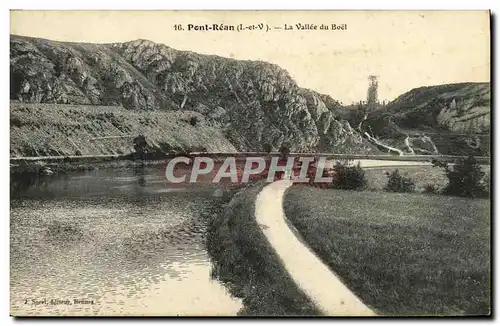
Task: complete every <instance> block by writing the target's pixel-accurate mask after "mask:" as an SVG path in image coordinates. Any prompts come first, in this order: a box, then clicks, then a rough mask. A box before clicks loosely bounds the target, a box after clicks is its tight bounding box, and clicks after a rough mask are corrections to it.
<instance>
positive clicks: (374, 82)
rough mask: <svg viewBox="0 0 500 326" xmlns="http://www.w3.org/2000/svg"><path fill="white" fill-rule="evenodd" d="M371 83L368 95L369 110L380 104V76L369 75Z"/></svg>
mask: <svg viewBox="0 0 500 326" xmlns="http://www.w3.org/2000/svg"><path fill="white" fill-rule="evenodd" d="M368 80H369V81H370V85H369V86H368V95H367V96H366V106H367V109H368V111H372V110H374V109H375V108H376V107H377V105H378V76H374V75H370V76H368Z"/></svg>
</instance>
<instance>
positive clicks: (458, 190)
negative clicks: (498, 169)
mask: <svg viewBox="0 0 500 326" xmlns="http://www.w3.org/2000/svg"><path fill="white" fill-rule="evenodd" d="M444 169H445V171H446V176H447V177H448V185H447V186H446V187H445V188H444V190H443V193H444V194H446V195H453V196H461V197H473V198H477V197H479V198H481V197H488V196H489V183H490V182H489V180H486V182H487V184H486V182H485V180H484V179H485V178H484V177H485V173H484V172H483V171H481V166H480V165H479V164H478V163H477V161H476V159H475V158H474V157H473V156H468V157H467V158H465V159H462V160H460V161H459V162H458V163H457V164H455V165H454V166H451V167H450V165H445V166H444ZM488 179H489V178H488Z"/></svg>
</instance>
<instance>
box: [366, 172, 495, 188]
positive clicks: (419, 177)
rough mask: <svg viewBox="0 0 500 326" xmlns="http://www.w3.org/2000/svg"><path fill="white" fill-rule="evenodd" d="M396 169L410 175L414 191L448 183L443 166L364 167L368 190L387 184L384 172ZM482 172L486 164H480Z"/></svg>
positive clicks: (443, 185) (440, 186)
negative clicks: (413, 183)
mask: <svg viewBox="0 0 500 326" xmlns="http://www.w3.org/2000/svg"><path fill="white" fill-rule="evenodd" d="M396 169H398V170H399V172H400V173H401V175H403V176H407V177H410V178H411V179H412V180H413V181H414V182H415V191H416V192H423V191H424V189H425V187H426V186H427V185H434V186H436V187H437V189H440V190H441V189H443V188H444V187H445V186H446V185H447V184H448V178H447V177H446V173H445V171H444V169H443V168H438V167H433V166H403V167H392V166H391V167H387V168H370V169H365V177H366V180H367V183H368V189H370V190H382V189H384V187H385V186H386V185H387V181H388V177H387V176H386V175H385V172H393V171H394V170H396ZM482 169H483V171H484V172H489V171H490V167H489V166H488V165H484V166H482Z"/></svg>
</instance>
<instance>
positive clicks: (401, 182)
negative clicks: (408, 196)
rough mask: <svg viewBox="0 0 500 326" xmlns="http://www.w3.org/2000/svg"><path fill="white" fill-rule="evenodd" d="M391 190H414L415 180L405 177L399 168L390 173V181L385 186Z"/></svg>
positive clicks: (387, 189)
mask: <svg viewBox="0 0 500 326" xmlns="http://www.w3.org/2000/svg"><path fill="white" fill-rule="evenodd" d="M385 190H386V191H389V192H414V191H415V182H413V180H412V179H411V178H410V177H404V176H402V175H401V174H400V173H399V170H398V169H396V170H394V171H393V172H392V173H391V174H389V181H388V182H387V186H386V187H385Z"/></svg>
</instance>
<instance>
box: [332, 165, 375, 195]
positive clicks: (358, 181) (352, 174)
mask: <svg viewBox="0 0 500 326" xmlns="http://www.w3.org/2000/svg"><path fill="white" fill-rule="evenodd" d="M366 187H367V181H366V178H365V171H364V170H363V168H361V166H360V165H359V163H358V165H356V166H349V165H347V164H343V163H340V162H337V164H336V165H335V177H334V179H333V181H332V183H331V184H330V188H334V189H344V190H363V189H366Z"/></svg>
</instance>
